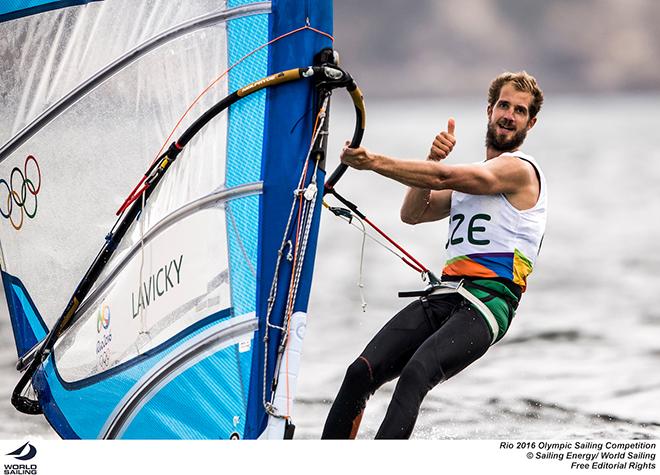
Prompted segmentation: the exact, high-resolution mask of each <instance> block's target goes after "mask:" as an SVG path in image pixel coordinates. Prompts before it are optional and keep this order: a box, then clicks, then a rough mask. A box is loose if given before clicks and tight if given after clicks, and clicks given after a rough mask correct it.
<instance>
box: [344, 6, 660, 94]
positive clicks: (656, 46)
mask: <svg viewBox="0 0 660 475" xmlns="http://www.w3.org/2000/svg"><path fill="white" fill-rule="evenodd" d="M659 25H660V1H658V0H626V1H621V0H550V1H538V0H537V1H532V0H462V1H443V0H408V1H401V0H336V1H335V37H336V38H337V41H336V44H335V46H336V48H337V49H338V50H339V51H340V53H341V60H342V63H343V64H344V65H345V66H346V67H347V68H348V69H349V70H350V71H351V72H352V73H353V74H354V75H355V76H356V77H357V78H358V79H359V82H360V84H361V86H362V88H363V89H364V90H365V91H368V93H369V96H371V97H374V96H428V95H434V96H443V95H474V94H483V93H484V92H485V87H486V86H487V84H488V82H489V81H490V79H491V78H492V77H493V76H495V75H496V74H498V73H500V72H502V71H505V70H520V69H525V70H527V71H528V72H530V73H531V74H533V75H535V76H536V77H537V78H538V79H539V82H540V83H541V86H542V88H543V89H544V90H545V91H547V92H561V93H578V94H582V93H612V92H650V91H659V90H660V26H659Z"/></svg>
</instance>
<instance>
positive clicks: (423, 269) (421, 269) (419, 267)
mask: <svg viewBox="0 0 660 475" xmlns="http://www.w3.org/2000/svg"><path fill="white" fill-rule="evenodd" d="M326 192H329V193H330V194H332V195H333V196H334V197H335V198H337V199H338V200H339V201H340V202H341V203H342V204H344V205H345V206H346V207H348V209H349V210H351V211H352V212H353V213H354V214H355V215H357V216H359V217H360V218H362V219H363V220H364V221H365V222H366V223H367V224H368V225H369V226H371V228H372V229H373V230H374V231H376V232H377V233H378V234H380V235H381V236H383V237H384V238H385V239H386V240H387V241H388V242H389V243H390V244H392V245H393V246H394V247H396V248H397V249H398V250H399V251H400V252H401V253H403V254H404V255H405V256H406V257H407V258H408V259H409V260H410V261H412V263H414V264H415V265H416V266H417V268H416V270H418V271H419V272H421V273H427V274H428V273H429V272H430V271H429V269H428V268H427V267H426V266H425V265H424V264H422V263H421V262H419V261H418V260H417V259H415V257H413V255H412V254H410V253H409V252H408V251H406V250H405V249H404V248H403V246H401V245H400V244H398V243H397V242H396V241H395V240H394V239H392V238H391V237H390V236H389V235H387V234H386V233H385V231H383V230H382V229H380V228H379V227H378V226H377V225H376V224H375V223H374V222H373V221H371V220H370V219H369V218H368V217H367V216H366V215H365V214H364V213H362V212H361V211H360V210H358V207H357V206H356V205H355V204H354V203H352V202H350V201H348V200H347V199H346V198H344V197H343V196H342V195H340V194H339V193H337V191H336V190H335V189H334V188H333V189H330V190H328V189H327V188H326ZM404 261H405V260H404ZM408 264H409V265H410V263H408Z"/></svg>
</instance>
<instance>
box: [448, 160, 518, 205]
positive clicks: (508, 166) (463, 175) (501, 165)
mask: <svg viewBox="0 0 660 475" xmlns="http://www.w3.org/2000/svg"><path fill="white" fill-rule="evenodd" d="M528 181H529V173H528V170H527V165H526V162H525V161H523V160H520V159H519V158H517V157H515V156H513V155H502V156H499V157H496V158H493V159H491V160H487V161H486V162H484V163H478V164H472V165H454V166H452V167H451V170H450V172H449V173H448V176H447V179H446V180H445V181H444V186H443V188H448V189H451V190H456V191H462V192H463V193H469V194H472V195H494V194H497V193H513V192H515V191H517V190H519V189H520V188H521V187H523V186H526V185H527V184H528Z"/></svg>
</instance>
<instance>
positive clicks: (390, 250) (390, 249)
mask: <svg viewBox="0 0 660 475" xmlns="http://www.w3.org/2000/svg"><path fill="white" fill-rule="evenodd" d="M323 206H324V207H325V208H326V209H328V211H330V212H331V213H333V212H332V210H330V209H329V208H330V205H328V204H327V203H326V202H325V201H324V202H323ZM333 214H335V213H333ZM335 216H337V217H338V218H339V219H341V220H342V221H344V222H346V223H347V224H350V225H351V226H353V227H354V228H355V229H357V230H358V231H360V232H364V234H365V235H366V236H367V237H368V238H369V239H371V240H372V241H373V242H375V243H376V244H378V245H379V246H381V247H382V248H383V249H385V250H386V251H388V252H391V253H392V254H394V255H395V256H396V257H398V258H399V259H402V260H405V257H404V256H403V255H402V254H399V253H398V252H396V251H395V250H394V249H395V248H393V247H389V246H388V245H387V244H385V243H384V242H383V241H381V240H380V239H378V238H377V237H376V236H374V235H373V234H370V233H369V232H367V231H366V230H364V228H359V227H358V226H357V225H356V224H355V223H354V222H353V218H355V219H357V220H359V221H360V223H361V224H362V225H364V222H363V221H362V220H360V218H359V217H358V216H356V215H353V214H351V217H346V216H340V215H337V214H335Z"/></svg>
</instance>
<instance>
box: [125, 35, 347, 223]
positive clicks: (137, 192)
mask: <svg viewBox="0 0 660 475" xmlns="http://www.w3.org/2000/svg"><path fill="white" fill-rule="evenodd" d="M305 30H309V31H312V32H314V33H317V34H319V35H322V36H325V37H327V38H329V39H330V40H331V41H332V42H333V43H334V42H335V39H334V37H333V36H332V35H330V34H328V33H326V32H324V31H321V30H318V29H316V28H313V27H311V26H309V25H305V26H301V27H300V28H296V29H295V30H291V31H289V32H287V33H284V34H282V35H280V36H278V37H277V38H274V39H272V40H270V41H269V42H267V43H264V44H262V45H261V46H258V47H257V48H255V49H253V50H252V51H250V52H249V53H247V54H246V55H245V56H243V57H242V58H240V59H239V60H238V61H236V62H235V63H234V64H232V65H231V66H230V67H229V68H227V70H225V71H224V72H223V73H222V74H220V75H219V76H218V77H217V78H215V79H214V80H213V81H211V83H210V84H209V85H208V86H206V87H205V88H204V89H203V90H202V92H200V93H199V94H198V95H197V97H196V98H195V99H194V100H193V101H192V102H191V103H190V105H189V106H188V108H187V109H186V110H185V112H184V113H183V115H182V116H181V117H180V118H179V120H178V121H177V123H176V125H175V126H174V128H173V129H172V131H171V132H170V134H169V135H168V136H167V138H166V139H165V141H164V142H163V145H162V146H161V147H160V150H158V153H157V154H156V157H155V158H154V160H153V161H152V163H151V166H150V167H149V169H151V167H153V165H154V164H155V163H156V162H157V161H158V159H159V158H160V156H161V154H162V153H163V150H165V147H166V146H167V144H168V143H169V142H170V140H171V139H172V136H173V135H174V133H175V132H176V130H177V129H178V128H179V126H180V125H181V123H182V122H183V120H184V119H185V118H186V117H187V116H188V113H189V112H190V111H191V110H192V109H193V107H195V105H197V103H198V102H199V101H200V99H201V98H202V97H204V95H205V94H206V93H207V92H208V91H210V90H211V89H212V88H213V86H215V85H216V84H217V83H218V82H220V80H221V79H222V78H224V77H225V76H226V75H227V74H229V71H231V70H232V69H234V68H235V67H236V66H238V65H239V64H241V63H242V62H243V61H245V60H246V59H247V58H249V57H250V56H252V55H253V54H255V53H256V52H258V51H260V50H262V49H263V48H265V47H266V46H270V45H272V44H273V43H276V42H278V41H280V40H282V39H284V38H286V37H287V36H291V35H294V34H296V33H300V32H301V31H305ZM176 146H177V147H178V145H176ZM147 177H148V174H145V175H144V176H143V177H142V179H141V180H140V182H139V183H138V184H137V185H135V188H133V190H132V191H131V192H130V193H129V194H128V196H127V197H126V199H125V200H124V203H122V205H121V206H120V207H119V209H118V210H117V212H116V215H117V216H119V215H120V214H122V213H123V212H124V211H126V208H128V207H129V206H130V205H131V204H132V203H133V202H134V201H135V200H137V199H138V198H139V197H140V196H141V195H142V193H144V191H145V190H146V189H147V187H148V186H149V184H145V181H146V180H147Z"/></svg>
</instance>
